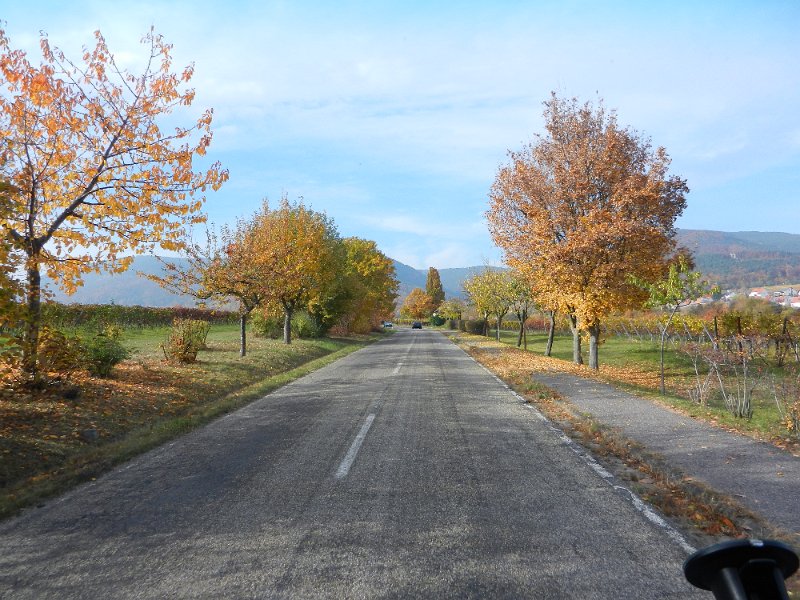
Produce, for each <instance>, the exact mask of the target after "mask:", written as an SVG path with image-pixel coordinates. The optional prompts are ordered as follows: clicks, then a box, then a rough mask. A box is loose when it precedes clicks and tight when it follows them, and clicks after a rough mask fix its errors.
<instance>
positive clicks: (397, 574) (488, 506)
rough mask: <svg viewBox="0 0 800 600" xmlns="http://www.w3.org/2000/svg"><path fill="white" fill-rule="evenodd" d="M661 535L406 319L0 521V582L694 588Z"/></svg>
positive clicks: (200, 594) (355, 593) (589, 594)
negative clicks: (375, 339) (404, 324)
mask: <svg viewBox="0 0 800 600" xmlns="http://www.w3.org/2000/svg"><path fill="white" fill-rule="evenodd" d="M668 533H669V532H668V531H665V530H664V529H662V528H660V527H658V526H656V525H653V523H652V522H651V521H648V520H647V519H646V518H645V517H644V516H643V514H642V513H641V512H640V511H638V510H637V509H636V508H635V507H634V505H633V503H632V502H631V501H630V499H626V497H625V494H624V493H620V491H619V490H616V489H614V487H613V485H610V484H609V482H608V481H606V480H604V479H603V478H602V477H600V476H599V475H598V474H597V472H596V471H595V470H593V469H592V468H591V467H590V466H589V465H587V463H586V462H585V461H584V460H583V459H582V458H581V457H580V456H578V455H577V454H576V453H575V452H573V451H572V450H571V449H570V448H569V447H568V446H566V445H565V443H564V441H563V440H562V439H561V438H560V437H559V436H558V435H557V434H556V433H555V432H554V431H553V429H552V428H551V427H550V426H548V424H547V423H546V422H543V421H541V420H540V419H538V418H536V415H535V413H534V412H533V411H532V410H531V409H530V408H528V407H526V406H525V405H524V404H523V403H522V402H521V401H520V400H519V399H518V398H517V397H516V396H514V395H513V394H512V393H511V392H510V391H508V390H507V389H506V388H504V387H503V386H502V385H501V384H500V383H499V382H498V381H497V380H496V379H495V378H494V377H493V376H492V375H490V374H489V373H488V372H487V371H486V370H484V369H483V368H482V367H481V366H479V365H478V364H476V363H475V362H474V361H473V360H472V359H471V358H469V357H468V356H467V355H466V354H465V353H464V352H462V351H461V350H460V349H459V348H457V347H456V346H454V345H453V344H451V343H450V342H449V341H448V340H447V339H446V338H445V337H444V336H442V335H440V334H438V333H435V332H432V331H427V330H423V331H412V330H402V329H401V330H398V331H397V332H396V333H395V334H394V335H393V336H391V337H390V338H389V339H387V340H384V341H382V342H380V343H377V344H374V345H372V346H370V347H368V348H366V349H364V350H361V351H359V352H357V353H355V354H352V355H350V356H348V357H346V358H344V359H342V360H341V361H339V362H337V363H335V364H333V365H330V366H328V367H326V368H324V369H322V370H320V371H317V372H315V373H313V374H312V375H309V376H307V377H305V378H303V379H301V380H298V381H296V382H294V383H292V384H290V385H288V386H286V387H284V388H282V389H281V390H279V391H277V392H275V393H273V394H271V395H269V396H267V397H265V398H264V399H262V400H260V401H258V402H255V403H253V404H251V405H250V406H248V407H247V408H245V409H243V410H240V411H238V412H236V413H233V414H230V415H228V416H226V417H224V418H222V419H220V420H218V421H216V422H214V423H212V424H211V425H209V426H208V427H205V428H203V429H201V430H198V431H195V432H193V433H191V434H189V435H186V436H184V437H182V438H180V439H178V440H177V441H175V442H174V443H171V444H168V445H166V446H164V447H162V448H159V449H157V450H155V451H153V452H150V453H148V454H146V455H144V456H142V457H140V458H138V459H136V460H134V461H132V462H130V463H128V464H127V465H124V466H123V467H121V468H119V469H117V470H115V471H114V472H112V473H109V474H108V475H106V476H103V477H101V478H99V479H98V480H97V481H96V482H92V483H91V484H87V485H84V486H82V487H80V488H78V489H76V490H75V491H73V492H70V493H68V494H67V495H66V496H64V497H62V498H60V499H58V500H55V501H52V502H49V503H47V504H46V505H44V506H43V507H40V508H37V509H32V510H30V511H28V512H26V513H24V514H23V515H22V516H21V517H18V518H16V519H12V520H10V521H6V522H5V523H2V524H0V597H2V598H6V597H9V598H12V597H13V598H414V597H418V598H670V597H674V598H686V597H692V596H694V594H695V593H697V596H696V597H699V598H709V597H710V595H709V594H706V593H700V592H696V591H695V590H694V589H693V588H691V587H690V586H689V585H688V584H687V583H685V582H684V580H683V577H682V573H681V563H682V561H683V560H684V559H685V558H686V550H685V549H684V548H682V547H681V545H680V544H679V543H678V542H676V540H675V539H673V538H672V537H670V536H669V535H668Z"/></svg>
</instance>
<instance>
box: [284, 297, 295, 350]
mask: <svg viewBox="0 0 800 600" xmlns="http://www.w3.org/2000/svg"><path fill="white" fill-rule="evenodd" d="M293 313H294V304H286V303H284V305H283V342H284V343H285V344H291V343H292V314H293Z"/></svg>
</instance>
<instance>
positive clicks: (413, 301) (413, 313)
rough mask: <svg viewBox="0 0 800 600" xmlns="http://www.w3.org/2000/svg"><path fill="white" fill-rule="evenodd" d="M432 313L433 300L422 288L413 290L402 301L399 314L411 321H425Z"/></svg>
mask: <svg viewBox="0 0 800 600" xmlns="http://www.w3.org/2000/svg"><path fill="white" fill-rule="evenodd" d="M432 312H433V300H432V299H431V297H430V296H428V294H426V293H425V290H423V289H422V288H414V289H413V290H411V292H409V294H408V296H406V298H405V300H403V306H402V307H400V314H402V315H404V316H407V317H411V318H412V319H427V318H428V317H430V316H431V313H432Z"/></svg>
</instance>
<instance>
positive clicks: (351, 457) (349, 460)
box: [336, 414, 375, 479]
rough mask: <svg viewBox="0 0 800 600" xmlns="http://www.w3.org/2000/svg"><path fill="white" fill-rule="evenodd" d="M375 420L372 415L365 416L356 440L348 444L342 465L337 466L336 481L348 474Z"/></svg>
mask: <svg viewBox="0 0 800 600" xmlns="http://www.w3.org/2000/svg"><path fill="white" fill-rule="evenodd" d="M374 420H375V415H374V414H369V415H367V419H366V421H364V424H363V425H362V426H361V430H360V431H359V432H358V435H357V436H356V439H354V440H353V443H352V444H350V449H349V450H348V451H347V454H346V455H345V457H344V459H342V463H341V464H340V465H339V468H338V469H337V470H336V479H342V478H344V477H347V474H348V473H349V472H350V467H352V466H353V461H355V459H356V455H357V454H358V451H359V449H360V448H361V444H363V443H364V438H365V437H367V432H368V431H369V428H370V427H372V422H373V421H374Z"/></svg>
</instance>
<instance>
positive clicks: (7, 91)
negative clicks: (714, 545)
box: [0, 30, 227, 380]
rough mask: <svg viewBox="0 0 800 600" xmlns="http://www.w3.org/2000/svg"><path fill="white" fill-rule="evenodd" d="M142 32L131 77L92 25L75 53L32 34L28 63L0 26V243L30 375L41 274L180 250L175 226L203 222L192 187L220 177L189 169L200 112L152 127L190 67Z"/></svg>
mask: <svg viewBox="0 0 800 600" xmlns="http://www.w3.org/2000/svg"><path fill="white" fill-rule="evenodd" d="M142 41H143V44H144V46H145V49H146V53H147V56H146V60H145V61H144V66H143V69H142V71H141V74H138V75H136V74H132V73H130V72H128V71H127V70H124V69H122V68H121V67H120V66H119V64H118V63H117V62H116V60H115V59H114V56H113V55H112V54H111V52H110V50H109V48H108V46H107V45H106V41H105V39H104V38H103V36H102V35H101V34H100V33H99V32H97V33H96V34H95V46H94V48H92V49H87V50H85V51H84V53H83V56H82V57H81V60H80V61H79V62H73V61H72V60H71V59H69V58H67V57H66V56H65V54H64V53H63V52H61V51H60V50H59V49H57V48H53V47H51V46H50V43H49V41H48V39H47V37H46V36H43V37H42V38H41V40H40V45H41V50H42V62H41V64H40V65H39V66H35V65H34V64H32V63H31V62H29V60H28V58H27V56H26V54H25V53H24V52H23V51H21V50H14V49H12V48H11V45H10V42H9V40H8V38H7V37H6V35H5V33H4V32H3V31H0V88H1V89H2V92H0V131H1V132H2V135H0V157H2V162H0V180H3V181H5V182H7V183H8V184H10V185H11V186H13V188H14V190H16V191H15V193H13V194H11V195H10V203H9V206H8V210H7V211H4V213H3V214H2V216H0V240H2V244H3V245H4V246H5V247H6V248H8V247H11V248H15V249H18V251H19V252H20V253H21V255H22V257H21V260H22V264H21V267H22V269H23V271H24V281H23V282H21V286H22V288H23V290H22V291H23V295H24V312H25V328H24V336H23V344H22V350H23V369H24V371H25V372H26V374H27V375H28V377H29V378H30V379H32V380H35V379H37V377H38V365H37V353H38V346H39V328H40V322H41V274H42V271H44V272H46V273H47V275H48V276H49V277H51V278H52V279H53V280H54V281H56V282H57V283H58V285H59V286H60V287H61V288H63V289H64V290H65V291H67V292H70V291H73V290H75V288H76V286H78V285H80V284H81V276H82V275H83V274H85V273H87V272H89V271H92V270H95V271H96V270H99V269H105V270H109V271H112V272H120V271H123V270H125V269H126V268H127V266H128V265H129V264H130V261H131V256H130V255H129V254H130V253H131V252H138V253H141V252H147V251H152V250H154V249H155V248H162V249H164V250H171V251H175V250H180V249H181V248H182V247H183V246H184V241H183V239H184V230H185V228H186V226H189V225H192V224H195V223H198V222H201V221H203V220H204V217H203V216H202V215H201V214H200V213H199V211H200V209H201V207H202V204H203V200H204V198H203V195H202V194H203V192H205V191H206V190H207V189H209V188H210V189H217V188H218V187H219V186H220V185H221V184H222V183H223V182H224V181H225V180H226V179H227V172H226V171H224V170H222V169H221V167H220V165H219V164H217V163H215V164H213V165H212V166H211V167H210V168H208V169H207V170H203V171H195V170H194V169H193V159H194V158H195V157H197V156H202V155H204V154H205V153H206V149H207V148H208V146H209V144H210V143H211V111H210V110H208V111H206V112H204V113H202V115H201V116H200V118H199V119H197V121H196V122H194V123H191V124H190V125H188V126H175V125H172V124H171V125H170V127H168V128H167V127H165V126H164V125H166V124H165V122H164V118H165V117H167V116H168V115H170V114H171V113H173V111H175V109H178V108H184V107H187V106H189V105H190V104H191V103H192V101H193V99H194V90H192V89H191V88H188V87H187V84H188V83H189V81H190V80H191V78H192V73H193V67H192V66H189V67H187V68H185V69H184V70H183V71H181V72H179V73H173V71H172V58H171V56H170V52H171V46H170V45H169V44H167V43H166V42H165V41H164V40H163V39H162V37H161V36H159V35H157V34H156V33H155V32H154V31H152V30H151V31H150V32H149V33H148V34H147V35H146V36H145V37H144V38H143V40H142ZM171 123H172V121H171Z"/></svg>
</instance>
